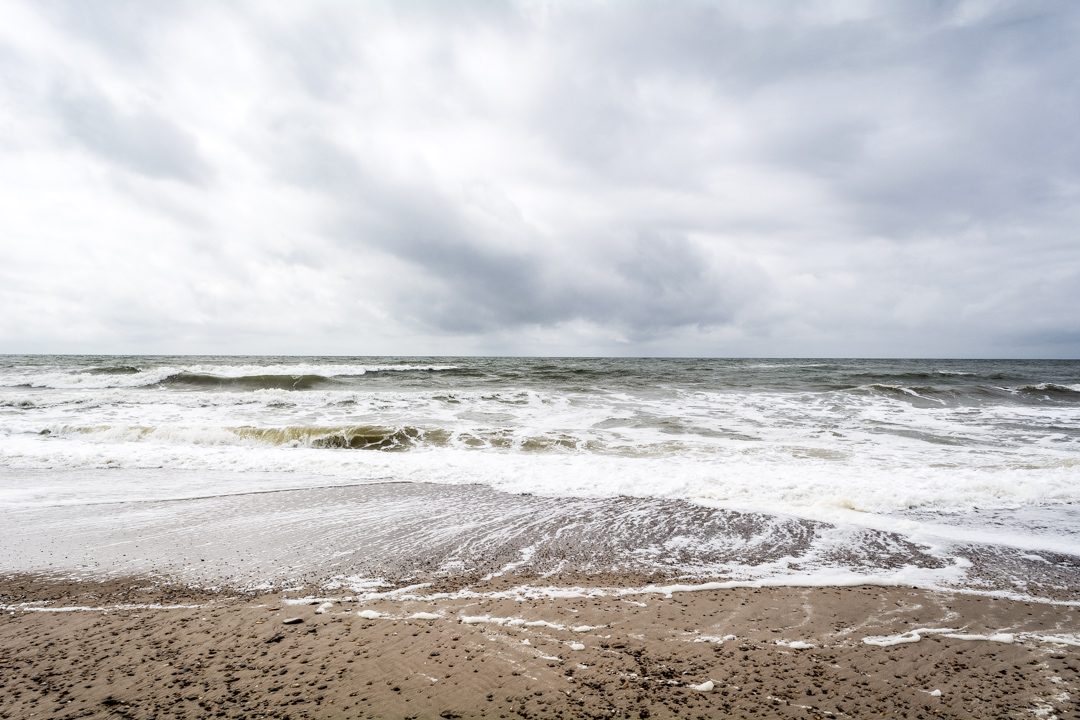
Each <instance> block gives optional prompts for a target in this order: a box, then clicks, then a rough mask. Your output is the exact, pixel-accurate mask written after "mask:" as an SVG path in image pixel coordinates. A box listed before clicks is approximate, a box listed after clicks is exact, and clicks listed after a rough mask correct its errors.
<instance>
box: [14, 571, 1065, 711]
mask: <svg viewBox="0 0 1080 720" xmlns="http://www.w3.org/2000/svg"><path fill="white" fill-rule="evenodd" d="M647 581H648V578H641V577H630V576H616V575H604V576H592V577H591V578H585V577H565V578H562V582H560V579H558V578H552V577H548V578H536V577H525V576H509V577H502V578H494V579H490V580H488V581H486V582H471V583H463V582H459V583H456V584H454V585H445V586H441V587H440V586H438V585H431V586H427V587H423V588H413V589H408V590H404V591H401V590H399V591H397V592H393V591H389V592H388V594H386V595H384V596H382V597H370V596H369V597H367V598H366V599H365V600H364V601H362V602H361V601H358V600H357V599H356V598H355V597H351V596H348V595H345V594H342V593H338V594H334V593H326V592H322V593H318V594H317V595H311V593H310V592H309V590H308V589H306V588H305V589H294V590H292V591H290V592H273V593H264V594H259V593H241V594H238V593H235V592H231V591H221V592H207V591H203V590H195V589H191V588H188V587H184V586H177V585H170V584H167V583H161V582H154V581H151V580H148V579H146V578H134V577H125V578H120V579H115V578H114V579H110V580H107V581H78V582H73V581H65V580H60V579H55V578H54V579H50V578H47V577H45V576H40V575H38V576H31V575H12V576H8V577H6V578H5V579H4V580H3V583H2V585H0V603H2V605H3V608H4V610H3V616H2V617H3V620H2V622H0V653H2V655H0V668H2V669H0V678H2V681H0V682H2V688H0V691H2V694H0V716H2V717H4V718H29V717H62V718H76V717H129V718H154V717H159V718H163V717H175V718H188V717H215V716H217V717H236V718H241V717H243V718H249V717H281V718H301V717H303V718H437V717H442V718H454V717H461V718H474V717H487V718H519V717H521V718H525V717H540V718H547V717H552V718H559V717H565V718H575V717H587V718H613V717H633V718H646V717H654V718H663V717H689V718H713V717H739V718H742V717H761V718H768V717H804V718H824V717H851V718H868V717H881V716H886V717H906V718H931V717H949V718H1005V717H1017V718H1019V717H1029V718H1030V717H1042V718H1054V717H1056V718H1075V717H1080V712H1078V711H1077V709H1076V705H1075V700H1074V699H1075V698H1076V697H1077V696H1078V693H1080V686H1078V683H1080V676H1078V669H1080V647H1077V645H1076V637H1077V636H1076V632H1077V629H1078V628H1080V609H1078V608H1076V607H1073V606H1067V605H1053V604H1046V603H1025V602H1018V601H1010V600H1002V599H994V598H987V597H979V596H976V595H970V594H952V593H944V592H933V591H924V590H915V589H909V588H884V587H849V588H767V589H751V588H736V589H725V590H699V591H690V592H679V591H677V590H676V591H674V592H671V593H670V594H667V593H665V592H663V591H662V590H660V591H651V592H638V591H635V592H627V591H628V590H629V589H630V588H641V587H646V586H647ZM586 583H589V584H586ZM288 620H294V621H295V620H298V622H291V623H288V622H286V621H288ZM920 628H929V629H930V630H931V632H926V631H921V632H920V631H919V629H920ZM934 630H936V631H938V632H932V631H934ZM905 633H907V635H904V634H905ZM916 636H917V637H918V638H919V639H918V640H913V641H909V642H896V641H897V640H904V639H908V640H911V639H912V638H914V637H916ZM866 638H871V642H875V641H876V642H878V643H879V644H870V643H868V642H867V641H866ZM875 638H877V639H876V640H875ZM1069 642H1071V643H1073V644H1068V643H1069ZM890 643H892V644H890Z"/></svg>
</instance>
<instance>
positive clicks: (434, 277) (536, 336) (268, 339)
mask: <svg viewBox="0 0 1080 720" xmlns="http://www.w3.org/2000/svg"><path fill="white" fill-rule="evenodd" d="M0 18H2V19H3V22H0V251H2V253H3V262H2V263H0V310H2V312H0V351H4V352H233V353H297V354H317V353H326V354H459V353H460V354H472V353H479V354H541V355H542V354H559V355H564V354H616V355H710V356H734V355H758V356H771V355H795V356H968V357H971V356H1013V357H1025V356H1044V357H1077V356H1078V355H1080V313H1077V312H1076V311H1075V308H1076V307H1077V306H1080V237H1078V230H1077V228H1080V132H1078V130H1077V128H1078V127H1080V125H1078V124H1077V122H1076V118H1077V117H1080V77H1078V75H1077V73H1076V72H1075V69H1076V68H1077V67H1080V44H1078V43H1076V42H1075V38H1076V37H1080V6H1077V5H1075V3H1068V2H1060V3H1054V2H1046V3H1027V2H996V3H995V2H910V1H906V0H905V1H903V2H899V1H898V2H836V1H832V2H807V3H799V4H794V5H793V4H791V3H780V2H760V3H758V2H755V3H746V2H704V1H699V2H695V1H692V0H687V2H680V3H659V2H632V1H629V0H628V1H627V2H614V1H612V2H584V3H581V2H573V3H571V2H535V1H530V2H525V1H521V2H476V3H454V4H447V3H434V2H431V3H421V2H405V3H390V2H385V3H377V2H310V3H284V2H282V3H274V2H269V3H268V2H248V3H243V2H237V3H230V4H224V3H210V2H184V3H167V4H166V3H160V4H159V3H129V2H121V1H120V0H103V1H102V2H96V3H82V2H47V1H46V2H19V1H16V0H2V1H0Z"/></svg>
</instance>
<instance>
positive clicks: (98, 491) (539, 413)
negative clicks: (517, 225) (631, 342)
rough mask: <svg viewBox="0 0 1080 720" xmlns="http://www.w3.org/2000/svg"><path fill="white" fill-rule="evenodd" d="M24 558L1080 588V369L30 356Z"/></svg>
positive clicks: (365, 572)
mask: <svg viewBox="0 0 1080 720" xmlns="http://www.w3.org/2000/svg"><path fill="white" fill-rule="evenodd" d="M0 525H2V529H0V541H2V542H0V571H3V572H8V573H11V572H51V573H61V574H64V573H68V574H83V575H93V574H102V573H108V574H117V573H151V574H152V573H157V574H163V575H169V576H175V577H180V578H183V579H187V580H191V581H199V582H211V583H219V584H221V583H234V584H246V585H248V586H258V587H264V586H275V585H279V586H283V585H288V584H289V583H293V584H295V583H301V582H321V583H323V584H327V583H337V584H339V585H344V586H350V587H354V588H365V587H367V588H371V587H380V586H396V585H400V584H402V583H420V582H427V581H432V579H437V578H446V577H453V576H459V577H492V576H497V575H500V574H507V573H511V574H513V573H518V574H528V575H529V576H530V577H546V578H549V579H551V578H558V577H570V578H580V577H582V576H595V577H601V576H603V577H608V576H609V575H610V574H611V573H615V574H620V573H621V574H623V575H635V576H638V575H640V576H642V577H649V576H664V577H668V578H672V579H674V580H678V581H679V582H683V583H690V584H693V583H700V582H713V583H714V584H715V583H717V582H721V583H723V582H727V583H731V584H757V585H770V584H773V585H783V584H787V585H792V584H794V585H842V584H861V583H875V584H886V585H889V584H892V585H910V586H918V587H933V588H946V589H952V590H961V591H965V592H980V593H989V594H998V595H1004V596H1010V597H1024V598H1031V599H1039V600H1050V601H1054V602H1074V601H1077V600H1080V593H1078V592H1077V591H1078V589H1080V362H1078V361H1033V360H860V359H851V360H833V359H825V360H814V359H806V360H788V359H782V360H773V359H667V358H664V359H657V358H493V357H269V356H259V357H235V356H204V357H196V356H175V357H165V356H115V357H113V356H110V357H104V356H69V355H63V356H59V355H56V356H52V355H23V356H17V355H7V356H0Z"/></svg>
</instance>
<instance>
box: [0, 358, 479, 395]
mask: <svg viewBox="0 0 1080 720" xmlns="http://www.w3.org/2000/svg"><path fill="white" fill-rule="evenodd" d="M453 370H458V368H457V367H456V366H454V365H334V364H297V365H267V366H259V365H191V366H179V367H175V366H174V367H160V366H159V367H147V368H138V367H134V366H131V365H115V366H101V367H93V368H89V369H79V370H76V371H66V372H65V371H60V370H52V371H41V370H35V371H30V372H27V371H20V372H19V373H18V374H11V375H8V376H7V377H3V376H0V387H12V388H14V387H27V388H43V389H54V390H75V389H107V388H137V387H150V386H160V387H169V386H173V387H179V388H190V389H197V388H207V389H219V388H227V389H237V390H259V389H277V388H280V389H292V390H307V389H311V388H316V387H320V386H323V385H326V384H331V383H334V382H337V381H338V379H339V378H341V379H343V378H350V377H360V376H363V375H368V374H373V373H374V374H377V373H408V372H416V373H429V372H445V371H453Z"/></svg>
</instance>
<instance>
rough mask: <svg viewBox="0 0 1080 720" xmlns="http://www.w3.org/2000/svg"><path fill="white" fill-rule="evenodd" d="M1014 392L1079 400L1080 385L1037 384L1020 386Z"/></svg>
mask: <svg viewBox="0 0 1080 720" xmlns="http://www.w3.org/2000/svg"><path fill="white" fill-rule="evenodd" d="M1016 391H1017V392H1022V393H1038V394H1040V395H1062V396H1064V397H1066V398H1069V399H1073V398H1080V385H1056V384H1054V383H1039V384H1038V385H1021V386H1019V387H1017V388H1016Z"/></svg>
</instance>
